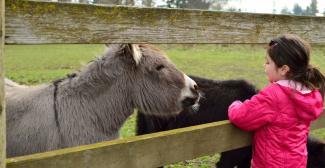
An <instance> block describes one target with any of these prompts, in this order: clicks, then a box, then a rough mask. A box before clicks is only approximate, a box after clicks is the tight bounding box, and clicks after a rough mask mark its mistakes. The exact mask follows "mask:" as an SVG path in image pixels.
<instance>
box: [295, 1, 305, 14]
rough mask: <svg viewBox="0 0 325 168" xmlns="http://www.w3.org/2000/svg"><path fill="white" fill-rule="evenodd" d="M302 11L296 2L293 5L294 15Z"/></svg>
mask: <svg viewBox="0 0 325 168" xmlns="http://www.w3.org/2000/svg"><path fill="white" fill-rule="evenodd" d="M302 13H303V9H302V7H301V6H300V5H299V4H297V3H296V4H295V5H294V6H293V14H295V15H302Z"/></svg>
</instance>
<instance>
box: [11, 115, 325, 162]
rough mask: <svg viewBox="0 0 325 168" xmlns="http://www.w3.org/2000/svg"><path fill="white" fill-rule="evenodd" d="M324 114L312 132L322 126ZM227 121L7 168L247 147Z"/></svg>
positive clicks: (167, 157)
mask: <svg viewBox="0 0 325 168" xmlns="http://www.w3.org/2000/svg"><path fill="white" fill-rule="evenodd" d="M324 121H325V115H323V116H322V118H321V119H320V120H318V121H317V123H318V124H314V126H313V129H316V128H321V127H322V128H324V127H325V122H324ZM250 142H251V140H250V134H248V133H246V132H243V131H240V130H239V129H237V128H235V127H234V126H233V125H232V124H230V123H229V121H221V122H215V123H209V124H204V125H199V126H193V127H187V128H181V129H177V130H171V131H166V132H160V133H154V134H149V135H143V136H137V137H131V138H126V139H120V140H115V141H108V142H102V143H97V144H93V145H86V146H80V147H74V148H67V149H62V150H57V151H52V152H46V153H40V154H34V155H28V156H23V157H15V158H9V159H7V166H8V168H43V167H46V168H56V167H65V168H75V167H78V168H89V167H96V168H106V167H119V168H124V167H125V168H129V167H130V166H131V167H134V168H138V167H139V168H146V167H157V166H162V165H166V164H170V163H175V162H179V161H184V160H188V159H194V158H197V157H200V156H204V155H209V154H214V153H217V152H222V151H226V150H230V149H235V148H239V147H243V146H247V145H248V144H250Z"/></svg>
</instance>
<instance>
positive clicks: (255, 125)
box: [228, 35, 325, 168]
mask: <svg viewBox="0 0 325 168" xmlns="http://www.w3.org/2000/svg"><path fill="white" fill-rule="evenodd" d="M309 60H310V46H309V45H308V43H306V42H305V41H304V40H302V39H301V38H299V37H298V36H295V35H284V36H281V37H279V38H276V39H273V40H271V42H270V43H269V46H268V48H267V54H266V63H265V64H264V67H265V72H266V74H267V76H268V79H269V81H270V84H269V85H268V86H267V87H266V88H264V89H263V90H262V91H260V92H259V93H258V94H257V95H255V96H254V97H252V98H251V99H250V100H246V101H245V102H243V103H242V102H240V101H235V102H233V103H232V104H231V105H230V106H229V109H228V116H229V120H230V121H231V122H232V123H233V124H235V125H236V126H238V127H239V128H241V129H243V130H247V131H254V136H253V158H252V161H251V163H252V167H253V168H280V167H281V168H284V167H286V168H305V167H306V163H307V149H306V141H307V136H308V132H309V129H310V123H311V121H313V120H315V119H317V118H318V117H319V116H320V114H321V113H322V111H323V98H324V94H325V77H324V75H323V74H321V72H320V71H319V70H318V69H316V68H314V67H313V66H311V65H310V64H309Z"/></svg>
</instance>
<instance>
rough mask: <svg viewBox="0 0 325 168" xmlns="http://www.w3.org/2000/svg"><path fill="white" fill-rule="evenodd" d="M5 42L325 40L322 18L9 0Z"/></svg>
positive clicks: (323, 41) (263, 41)
mask: <svg viewBox="0 0 325 168" xmlns="http://www.w3.org/2000/svg"><path fill="white" fill-rule="evenodd" d="M6 3H7V5H6V43H8V44H40V43H267V42H268V41H269V40H270V39H271V38H273V37H275V36H278V35H280V34H284V33H295V34H298V35H300V36H302V37H303V38H305V39H307V40H308V41H309V42H311V43H315V44H324V43H325V33H324V32H325V26H324V25H325V17H307V16H285V15H271V14H248V13H226V12H212V11H199V10H175V9H151V8H132V7H116V6H115V7H107V6H106V7H105V6H95V5H87V4H69V3H53V2H34V1H24V0H7V2H6Z"/></svg>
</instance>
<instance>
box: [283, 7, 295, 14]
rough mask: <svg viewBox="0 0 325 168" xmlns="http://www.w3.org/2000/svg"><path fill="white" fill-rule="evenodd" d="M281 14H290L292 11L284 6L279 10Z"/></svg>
mask: <svg viewBox="0 0 325 168" xmlns="http://www.w3.org/2000/svg"><path fill="white" fill-rule="evenodd" d="M281 14H286V15H291V14H292V13H291V11H290V9H289V8H288V7H284V8H282V10H281Z"/></svg>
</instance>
